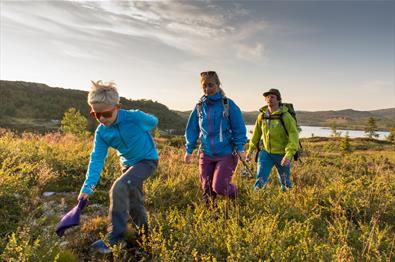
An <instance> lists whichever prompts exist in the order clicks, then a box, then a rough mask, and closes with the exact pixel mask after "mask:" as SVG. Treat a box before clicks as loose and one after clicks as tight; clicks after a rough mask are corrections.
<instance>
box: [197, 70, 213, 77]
mask: <svg viewBox="0 0 395 262" xmlns="http://www.w3.org/2000/svg"><path fill="white" fill-rule="evenodd" d="M214 75H217V73H216V72H215V71H205V72H201V73H200V76H201V77H205V76H214Z"/></svg>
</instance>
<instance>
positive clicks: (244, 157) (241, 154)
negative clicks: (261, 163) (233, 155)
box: [237, 151, 246, 160]
mask: <svg viewBox="0 0 395 262" xmlns="http://www.w3.org/2000/svg"><path fill="white" fill-rule="evenodd" d="M237 154H238V155H239V157H240V159H241V160H246V153H245V152H242V151H237Z"/></svg>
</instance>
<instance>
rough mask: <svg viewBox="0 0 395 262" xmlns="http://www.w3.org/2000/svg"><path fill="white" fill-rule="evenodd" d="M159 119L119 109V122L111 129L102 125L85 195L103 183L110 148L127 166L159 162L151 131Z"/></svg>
mask: <svg viewBox="0 0 395 262" xmlns="http://www.w3.org/2000/svg"><path fill="white" fill-rule="evenodd" d="M157 124H158V119H157V118H156V117H155V116H153V115H149V114H146V113H144V112H142V111H140V110H123V109H121V110H119V111H118V115H117V119H116V120H115V122H114V123H113V124H111V125H110V126H105V125H103V124H100V125H99V126H98V127H97V129H96V132H95V140H94V145H93V149H92V152H91V157H90V161H89V166H88V171H87V172H86V179H85V182H84V184H83V186H82V189H81V192H82V193H86V194H88V195H90V194H92V193H93V190H94V188H95V186H96V184H97V182H98V181H99V178H100V173H101V171H102V169H103V166H104V161H105V159H106V157H107V151H108V148H109V147H112V148H114V149H116V150H117V154H118V156H119V157H120V161H121V164H122V165H123V166H133V165H135V164H136V163H138V162H139V161H141V160H143V159H150V160H158V158H159V157H158V152H157V151H156V147H155V143H154V140H153V138H152V136H151V134H150V131H151V130H152V129H154V128H155V127H156V125H157Z"/></svg>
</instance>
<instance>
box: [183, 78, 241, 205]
mask: <svg viewBox="0 0 395 262" xmlns="http://www.w3.org/2000/svg"><path fill="white" fill-rule="evenodd" d="M200 77H201V80H200V83H201V86H202V89H203V93H204V95H203V96H202V97H201V99H200V100H199V103H198V104H197V105H196V107H195V109H194V110H193V111H192V112H191V115H190V116H189V120H188V124H187V127H186V131H185V137H186V154H185V157H184V160H185V162H186V163H190V162H191V158H192V152H193V150H194V149H195V147H196V143H197V140H198V138H199V137H200V139H201V146H200V149H199V150H200V154H199V173H200V182H201V186H202V189H203V200H204V201H205V203H206V205H210V203H212V201H213V200H214V199H215V197H216V195H217V194H218V195H223V196H228V197H231V198H234V197H235V196H236V194H237V189H236V186H235V185H233V184H231V179H232V175H233V172H234V170H235V168H236V165H237V161H238V159H237V154H238V155H239V156H240V157H242V158H244V144H245V143H246V142H247V136H246V126H245V124H244V120H243V116H242V113H241V111H240V109H239V107H238V106H237V105H236V104H235V103H234V102H233V100H231V99H229V98H227V97H226V96H225V93H224V91H223V90H222V89H221V87H220V86H221V82H220V81H219V78H218V75H217V73H216V72H214V71H207V72H202V73H201V74H200Z"/></svg>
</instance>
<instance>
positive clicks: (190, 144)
mask: <svg viewBox="0 0 395 262" xmlns="http://www.w3.org/2000/svg"><path fill="white" fill-rule="evenodd" d="M199 134H200V127H199V118H198V114H197V109H196V107H195V109H194V110H193V111H192V112H191V114H190V115H189V119H188V123H187V127H186V129H185V140H186V144H185V146H186V151H187V153H188V154H192V152H193V150H194V149H195V147H196V142H197V140H198V138H199Z"/></svg>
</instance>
